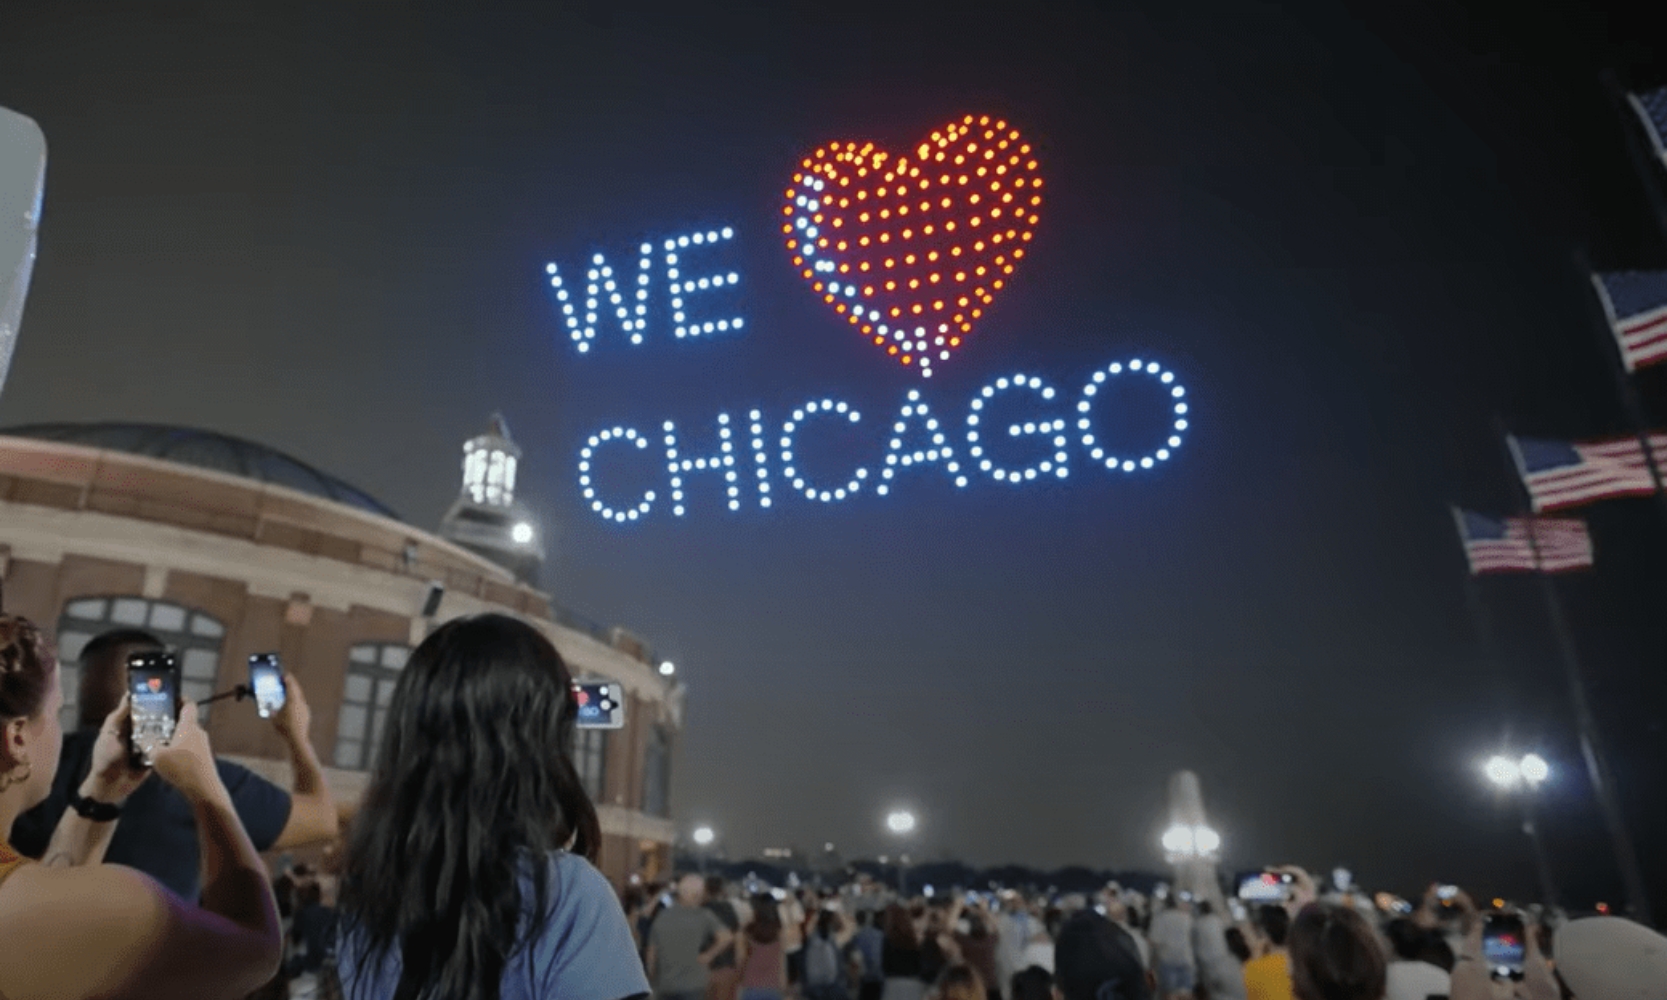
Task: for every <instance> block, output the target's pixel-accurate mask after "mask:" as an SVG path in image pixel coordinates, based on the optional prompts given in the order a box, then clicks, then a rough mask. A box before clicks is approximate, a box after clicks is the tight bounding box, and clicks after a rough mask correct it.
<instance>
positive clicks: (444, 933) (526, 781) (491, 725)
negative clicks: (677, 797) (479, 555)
mask: <svg viewBox="0 0 1667 1000" xmlns="http://www.w3.org/2000/svg"><path fill="white" fill-rule="evenodd" d="M577 714H578V705H577V703H576V702H575V700H574V697H573V685H572V680H571V678H570V677H569V675H568V672H567V666H566V664H564V663H563V662H562V659H561V656H560V655H559V654H557V652H556V649H555V647H554V646H552V645H551V644H550V641H549V640H548V639H546V638H545V637H544V636H543V635H542V634H541V633H539V632H538V631H537V630H536V629H534V628H533V627H532V626H530V625H527V624H525V623H523V622H520V621H517V620H516V619H513V618H509V617H506V616H503V615H478V616H475V617H472V618H462V619H458V620H455V621H451V622H448V623H446V624H445V625H442V626H440V627H439V628H438V629H436V630H435V631H434V632H433V634H431V635H430V636H429V637H428V638H427V639H425V640H424V641H423V643H422V645H420V646H418V647H417V648H416V650H415V651H413V652H412V654H411V658H410V660H409V662H408V663H407V664H406V666H405V669H404V671H403V672H402V674H401V676H400V679H399V684H398V686H397V688H396V689H395V691H394V696H393V703H392V705H390V706H389V709H388V716H387V722H386V724H385V726H386V728H385V730H384V732H383V736H382V742H381V745H380V746H379V747H378V750H377V762H376V769H375V772H374V773H373V775H372V777H371V780H370V785H369V787H368V788H367V789H366V791H365V795H364V803H363V805H362V806H361V808H360V810H359V814H358V816H357V817H355V820H354V824H353V828H352V831H351V833H350V834H349V838H348V847H347V855H346V860H345V866H344V871H343V877H342V894H341V895H342V898H341V920H342V928H343V929H342V936H341V942H340V948H339V953H338V960H337V964H338V968H339V970H340V974H341V980H342V989H343V994H344V995H345V996H346V997H348V998H349V1000H371V998H375V1000H387V998H394V1000H432V998H444V1000H531V998H535V997H555V996H561V997H563V998H564V1000H621V998H625V997H636V996H641V995H644V994H646V993H647V992H648V981H647V979H646V978H645V977H644V975H643V968H642V963H641V961H639V960H638V958H637V953H636V949H635V947H634V946H633V944H632V939H631V931H630V928H629V927H628V926H627V925H626V922H625V913H624V911H623V910H621V909H620V904H619V900H618V898H617V897H616V896H615V895H614V892H613V889H612V888H611V887H610V886H609V885H608V882H607V880H606V879H604V878H603V877H602V874H601V873H600V872H598V871H597V870H596V868H595V867H594V866H593V865H592V864H591V860H592V859H593V858H594V857H595V855H596V850H597V847H598V846H599V844H600V841H601V831H600V829H599V827H598V825H597V819H596V809H595V807H594V806H592V805H591V802H590V799H589V798H587V797H586V795H585V792H584V788H583V786H582V785H581V784H580V780H579V775H578V773H577V772H576V771H575V770H574V767H573V762H572V759H571V758H570V756H569V747H570V746H571V744H572V740H573V723H574V719H575V717H576V716H577Z"/></svg>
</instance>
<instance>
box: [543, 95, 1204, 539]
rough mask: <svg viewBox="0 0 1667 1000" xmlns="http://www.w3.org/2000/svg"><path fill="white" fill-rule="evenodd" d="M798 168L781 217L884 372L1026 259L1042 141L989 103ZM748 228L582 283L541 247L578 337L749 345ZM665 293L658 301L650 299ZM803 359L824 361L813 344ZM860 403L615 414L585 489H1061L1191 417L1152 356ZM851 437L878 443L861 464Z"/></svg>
mask: <svg viewBox="0 0 1667 1000" xmlns="http://www.w3.org/2000/svg"><path fill="white" fill-rule="evenodd" d="M791 177H792V182H791V185H790V186H789V187H788V188H787V189H786V201H785V204H783V205H782V206H781V208H780V215H779V216H778V219H780V220H781V221H780V223H779V225H780V233H781V235H782V236H783V237H784V238H785V242H786V247H787V251H788V255H789V259H790V262H791V264H792V267H793V269H794V272H795V276H796V277H797V278H798V279H800V280H803V281H804V282H806V283H807V284H808V285H809V290H810V292H811V293H812V294H815V295H816V296H817V297H818V298H819V299H820V300H821V301H822V303H823V304H825V305H826V306H827V307H828V308H829V310H830V316H829V322H830V324H831V325H833V326H834V328H836V329H843V330H850V331H854V332H855V333H856V334H857V335H858V336H861V337H862V338H864V339H865V341H867V342H868V343H869V344H870V345H871V346H872V347H873V348H874V349H875V350H876V351H878V352H880V353H881V355H882V357H883V359H884V360H883V365H884V367H885V368H886V369H888V370H891V371H897V368H894V367H892V366H893V365H898V366H901V367H902V369H903V371H904V372H908V373H916V374H918V376H919V377H922V378H930V377H931V375H932V371H933V365H934V363H937V364H938V365H940V366H941V365H942V364H943V363H945V362H948V361H949V360H950V359H951V358H952V357H953V356H954V354H955V352H956V350H957V349H959V348H961V347H962V346H963V345H964V344H965V343H966V342H967V340H968V338H969V337H970V336H971V335H972V334H973V332H974V330H975V329H976V328H978V327H979V326H980V324H981V322H984V321H987V319H988V316H987V311H988V309H989V308H990V307H991V306H992V305H993V304H994V303H995V300H996V298H997V297H998V296H999V295H1000V293H1001V292H1002V290H1003V289H1004V288H1005V287H1007V284H1008V283H1009V282H1010V281H1011V280H1013V276H1014V274H1015V271H1016V269H1017V268H1018V267H1019V266H1020V264H1021V262H1023V261H1025V260H1026V258H1027V255H1028V252H1029V249H1030V243H1031V241H1032V238H1033V237H1034V235H1035V231H1036V224H1037V222H1038V220H1039V218H1040V208H1041V204H1042V194H1041V189H1042V177H1041V175H1040V174H1039V172H1038V163H1037V161H1036V159H1035V158H1034V155H1033V150H1032V147H1031V144H1030V143H1029V142H1027V141H1026V140H1025V139H1024V138H1023V137H1022V136H1021V135H1020V133H1019V130H1018V129H1016V128H1014V127H1012V126H1011V125H1010V124H1009V123H1008V122H1007V121H1006V120H1005V119H1001V118H992V117H990V116H979V115H966V116H964V117H962V118H961V119H959V120H958V121H955V122H952V123H950V124H948V125H945V126H943V127H941V128H938V129H937V130H935V131H933V132H931V133H930V134H929V136H928V137H927V138H925V139H923V140H922V141H920V142H919V143H918V144H916V145H915V147H914V148H913V149H912V150H910V151H909V153H907V154H904V155H898V156H893V155H892V154H891V153H889V152H887V151H886V150H884V149H882V148H879V147H878V146H877V145H876V144H874V143H872V142H861V143H859V142H855V141H842V142H834V143H829V144H827V145H824V146H822V147H821V148H819V149H817V150H815V151H814V152H812V153H810V154H808V155H806V156H804V157H802V158H801V159H800V160H799V161H798V162H797V164H796V165H795V167H794V169H793V171H792V175H791ZM740 236H741V234H740V231H739V229H738V227H736V226H733V225H722V226H715V227H707V228H702V229H699V230H694V231H684V232H680V233H678V234H676V235H670V236H660V237H653V238H649V239H645V240H642V241H641V242H640V244H639V245H638V246H637V248H636V253H635V255H634V258H635V266H634V268H633V267H632V266H631V265H630V264H621V265H620V266H618V267H617V268H616V266H615V265H614V264H613V263H610V262H609V259H608V257H607V255H606V254H604V253H601V252H595V253H592V254H591V256H590V260H589V263H588V265H586V266H585V267H584V268H582V269H581V271H580V272H579V273H582V275H583V278H582V280H580V279H579V278H578V275H577V274H572V273H571V272H569V274H571V275H572V276H571V277H568V276H565V275H564V273H563V271H562V268H561V267H560V266H559V265H558V264H556V263H554V262H552V263H549V264H547V265H546V266H545V275H546V278H547V281H548V286H549V291H550V294H551V298H552V302H553V305H554V306H555V308H556V310H557V312H558V313H559V316H560V322H561V323H562V324H563V325H564V326H565V328H566V334H567V337H568V339H569V340H570V341H571V343H572V345H573V347H574V349H575V351H576V352H577V353H578V354H579V355H581V356H589V355H590V354H591V352H592V351H593V349H595V348H597V347H599V346H601V344H602V342H603V339H604V336H603V334H604V332H605V331H606V330H607V328H608V327H609V326H610V325H611V326H613V327H616V328H617V329H618V331H619V332H618V340H619V342H620V343H621V344H623V345H626V346H627V347H628V348H630V349H639V348H644V347H645V346H647V345H648V344H649V342H650V341H651V340H660V339H662V338H669V339H672V340H681V341H684V342H686V343H689V344H691V345H694V344H702V343H703V344H705V345H706V346H705V348H703V349H712V350H729V351H734V350H741V349H744V347H743V345H744V340H742V339H741V338H742V337H744V336H745V335H749V334H750V335H754V336H757V335H758V334H757V332H756V331H755V329H754V327H753V326H751V325H749V324H748V323H747V321H746V318H745V317H744V316H742V315H739V314H738V313H737V312H736V311H735V309H737V308H738V306H737V305H736V304H735V302H734V300H733V296H732V295H730V294H729V293H733V291H734V290H735V289H736V288H737V286H739V285H740V284H741V282H742V275H741V273H740V272H739V270H736V269H733V268H725V267H722V266H718V267H717V268H716V269H714V263H713V262H714V261H717V263H718V264H719V265H721V263H722V259H723V257H722V254H723V251H724V250H725V249H727V248H729V247H730V245H731V244H732V243H733V241H736V240H738V239H739V238H740ZM714 251H717V252H718V256H716V257H714V256H708V255H711V254H713V252H714ZM616 259H617V258H616ZM657 285H663V291H656V286H657ZM725 290H728V292H726V291H725ZM713 293H718V294H717V295H714V294H713ZM657 295H663V296H664V304H663V307H661V308H656V309H654V310H652V311H651V309H650V303H651V302H652V301H653V300H654V298H655V297H656V296H657ZM610 314H611V318H610V319H609V320H608V321H605V320H604V317H609V316H610ZM660 315H664V316H665V317H667V318H668V319H669V322H667V323H665V324H664V326H665V329H664V330H660V329H651V326H650V317H651V316H660ZM608 339H610V340H611V339H612V338H611V337H609V338H608ZM806 367H807V372H806V374H807V375H812V374H815V367H814V361H813V360H810V359H808V358H807V361H806ZM917 384H918V383H917ZM1119 393H1121V394H1124V395H1125V396H1127V397H1128V398H1132V399H1134V400H1135V401H1136V402H1137V403H1138V405H1139V406H1141V407H1143V408H1144V407H1146V406H1149V405H1150V403H1149V402H1147V401H1148V400H1151V399H1157V400H1161V402H1159V403H1158V404H1157V405H1158V406H1159V407H1161V410H1160V411H1157V412H1154V413H1152V414H1151V416H1152V417H1155V418H1157V419H1158V420H1160V421H1161V427H1162V429H1161V430H1158V431H1153V430H1151V429H1150V428H1145V429H1142V430H1141V431H1139V432H1131V431H1130V430H1129V428H1127V427H1125V426H1122V425H1121V424H1118V423H1116V422H1115V421H1113V420H1112V419H1111V418H1110V417H1108V416H1106V415H1105V414H1104V413H1103V412H1102V413H1100V414H1097V413H1096V403H1098V402H1101V401H1103V400H1105V399H1106V398H1107V397H1109V396H1112V395H1113V394H1119ZM893 398H897V397H895V396H894V397H893ZM1125 405H1126V404H1125ZM939 406H942V407H944V408H942V409H935V407H939ZM867 409H869V410H870V411H871V412H870V413H869V414H868V415H867V416H866V417H865V414H864V407H862V406H859V404H858V402H856V401H854V400H853V399H852V398H842V397H840V396H836V395H833V394H823V393H818V394H817V395H816V396H815V397H814V398H810V399H806V400H804V401H803V402H801V403H799V404H797V405H790V406H788V407H785V408H780V409H779V410H778V411H777V412H770V411H769V410H768V409H767V408H766V407H765V406H763V405H761V404H756V403H755V404H753V405H743V406H739V407H736V406H730V407H727V408H723V407H719V408H717V412H716V413H715V414H714V416H713V418H712V421H711V423H710V425H708V426H705V427H695V428H685V427H682V426H679V424H678V423H677V422H676V421H674V420H668V419H658V420H654V419H648V420H637V421H635V422H631V423H628V422H625V421H621V422H619V423H614V424H611V425H610V426H607V427H605V428H602V429H598V430H596V431H594V432H593V433H591V434H590V435H589V436H588V438H587V440H586V441H585V443H584V445H583V446H582V447H581V448H580V449H579V456H578V487H579V491H580V494H581V495H582V497H583V498H584V502H585V505H586V506H587V507H588V508H589V509H590V510H591V511H592V512H593V513H594V514H596V515H597V516H599V517H601V518H602V519H603V520H605V521H608V522H611V523H615V524H622V525H623V524H632V523H637V522H641V521H644V520H648V519H650V518H652V517H654V516H656V515H663V516H669V517H670V518H672V519H680V518H685V517H687V516H689V514H690V513H691V511H694V512H697V513H698V512H700V511H702V510H712V511H729V512H739V511H743V510H748V509H750V510H755V511H756V510H771V509H773V508H777V507H779V506H782V505H783V501H786V502H788V503H800V504H815V505H838V504H842V503H848V502H853V501H858V500H859V499H861V498H864V497H873V498H883V497H888V496H893V495H896V494H897V493H900V492H904V491H905V490H906V488H907V487H908V486H910V485H912V484H913V483H914V482H917V481H919V480H921V479H923V478H932V477H937V478H939V479H941V480H942V481H945V482H948V483H949V484H951V485H952V486H953V487H954V489H956V490H965V489H968V488H973V487H975V485H976V484H978V483H991V484H1000V485H1001V487H1002V488H1008V489H1011V488H1019V489H1024V488H1026V487H1030V488H1039V487H1041V486H1043V485H1045V484H1049V483H1051V484H1054V485H1055V487H1056V488H1057V486H1058V485H1060V484H1064V483H1067V482H1077V481H1080V480H1081V479H1083V478H1084V477H1083V476H1082V475H1081V474H1080V473H1081V471H1082V470H1089V471H1093V470H1096V469H1098V470H1101V471H1100V473H1099V474H1100V476H1102V477H1103V476H1105V475H1108V474H1110V475H1116V476H1127V475H1134V476H1138V475H1140V474H1141V473H1143V472H1149V471H1151V470H1155V469H1158V468H1160V467H1162V466H1163V465H1165V464H1166V463H1168V462H1169V460H1170V459H1171V458H1172V457H1173V456H1174V455H1175V454H1176V452H1177V451H1178V450H1179V449H1180V448H1181V445H1182V442H1183V440H1184V439H1185V437H1186V434H1187V430H1188V426H1189V417H1188V410H1189V403H1188V400H1187V398H1186V389H1185V388H1184V387H1183V386H1182V384H1181V382H1180V380H1179V377H1178V376H1177V375H1176V373H1175V372H1173V371H1171V370H1170V369H1169V368H1168V367H1167V366H1165V365H1164V364H1163V363H1162V362H1160V361H1157V360H1154V359H1152V358H1151V357H1148V356H1144V355H1139V356H1135V355H1131V356H1127V357H1126V358H1122V359H1118V360H1114V361H1111V362H1110V363H1108V364H1107V365H1105V366H1104V367H1102V368H1100V369H1097V370H1094V371H1091V372H1088V373H1087V374H1086V375H1084V376H1082V377H1081V380H1080V381H1074V382H1072V383H1063V384H1055V383H1054V382H1052V381H1050V380H1049V379H1048V378H1047V377H1045V376H1044V375H1043V374H1042V373H1040V372H1035V371H1019V372H1013V373H1011V374H1008V373H997V374H993V375H991V376H990V377H989V378H988V379H986V380H985V381H984V382H983V383H982V384H981V385H980V386H979V387H978V388H977V389H976V390H974V391H973V392H972V394H971V396H970V398H968V399H966V400H965V401H964V402H962V403H959V404H955V403H953V402H950V401H947V400H944V399H942V398H939V399H930V398H928V397H927V394H926V392H925V391H924V390H923V389H920V388H914V389H905V390H903V392H902V394H901V399H900V401H899V402H898V403H896V404H895V405H894V406H893V407H886V406H881V407H879V409H878V411H877V412H874V408H873V407H867ZM1142 422H1143V423H1149V421H1146V420H1144V418H1143V420H1142ZM656 426H657V428H658V430H657V432H655V431H654V430H653V429H654V428H655V427H656ZM841 435H843V436H844V437H843V440H844V441H845V443H846V445H847V448H846V452H842V454H847V458H845V459H839V460H835V459H831V458H830V457H829V454H828V452H827V449H826V447H825V445H826V443H827V442H828V441H829V440H832V439H834V438H838V437H840V436H841ZM1146 435H1151V437H1150V440H1144V441H1138V442H1136V441H1132V440H1131V438H1132V437H1142V436H1146ZM819 446H821V447H819ZM853 450H854V451H855V452H857V453H860V454H861V455H863V456H865V457H862V458H859V459H855V460H854V461H855V464H854V465H853V464H849V463H850V462H851V461H852V460H853V459H851V458H850V457H849V454H848V453H850V452H852V451H853ZM1073 473H1078V474H1077V475H1073Z"/></svg>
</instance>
